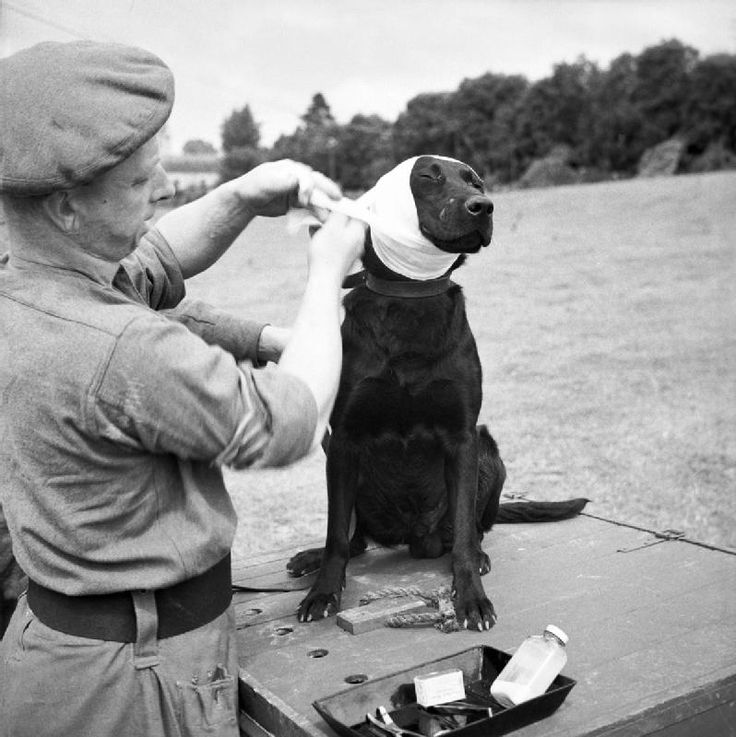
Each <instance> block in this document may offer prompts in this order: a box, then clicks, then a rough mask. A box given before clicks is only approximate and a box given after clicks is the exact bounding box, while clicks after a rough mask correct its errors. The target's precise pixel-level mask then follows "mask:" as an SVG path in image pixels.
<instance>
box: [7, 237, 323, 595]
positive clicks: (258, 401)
mask: <svg viewBox="0 0 736 737" xmlns="http://www.w3.org/2000/svg"><path fill="white" fill-rule="evenodd" d="M42 245H43V247H42V248H40V247H39V244H35V243H34V244H30V243H28V244H17V243H13V244H12V254H11V256H10V258H9V259H8V260H7V262H6V263H5V265H4V266H2V267H0V499H1V501H2V506H3V509H4V511H5V514H6V516H7V521H8V527H9V529H10V532H11V536H12V541H13V548H14V552H15V555H16V557H17V559H18V562H19V563H20V565H21V567H22V568H23V570H24V571H25V572H26V573H27V574H28V575H29V576H30V577H31V578H32V579H34V580H35V581H37V582H38V583H40V584H43V585H44V586H47V587H48V588H51V589H54V590H56V591H60V592H62V593H65V594H69V595H77V594H96V593H106V592H112V591H122V590H128V589H139V588H159V587H163V586H169V585H172V584H174V583H176V582H178V581H181V580H183V579H186V578H189V577H191V576H194V575H197V574H199V573H201V572H203V571H205V570H206V569H207V568H209V567H210V566H212V565H214V564H215V563H216V562H217V561H219V560H220V559H221V558H222V557H223V556H224V555H225V554H226V553H227V552H229V550H230V547H231V544H232V540H233V535H234V531H235V525H236V516H235V512H234V510H233V506H232V504H231V501H230V497H229V495H228V493H227V491H226V489H225V486H224V484H223V479H222V473H221V468H220V466H221V465H222V464H223V463H224V464H228V465H232V466H234V467H246V466H250V465H253V464H258V465H263V466H278V465H283V464H285V463H289V462H291V461H293V460H296V459H297V458H299V457H301V456H302V455H304V453H306V452H307V450H308V448H309V446H310V444H311V440H312V437H313V434H314V430H315V427H316V421H317V408H316V404H315V401H314V398H313V396H312V394H311V393H310V391H309V389H308V388H307V387H306V385H305V384H303V382H301V381H300V380H299V379H297V378H296V377H294V376H291V375H289V374H286V373H284V372H282V371H280V370H279V369H278V367H277V366H269V367H266V368H263V369H256V368H254V367H253V366H252V364H251V363H249V362H248V361H245V362H243V363H241V364H238V362H237V361H238V360H241V359H243V358H246V357H248V356H250V357H254V356H255V343H257V337H258V333H259V331H260V326H257V325H255V324H253V323H243V322H242V321H238V320H235V319H233V318H224V316H222V315H221V314H220V315H219V316H218V313H217V311H214V310H210V309H208V308H206V307H205V306H203V305H201V304H197V303H189V304H187V303H186V302H182V299H183V297H184V293H185V289H184V281H183V278H182V275H181V272H180V270H179V266H178V262H177V261H176V258H175V257H174V255H173V253H172V252H171V249H170V248H169V247H168V245H167V244H166V242H165V240H164V239H163V237H162V236H161V235H160V234H159V233H158V232H157V231H152V232H150V233H149V234H148V235H147V236H146V237H145V238H144V239H143V241H142V243H141V245H140V246H139V248H138V249H137V250H136V251H135V252H134V253H133V254H132V255H131V256H130V257H129V258H128V259H126V260H125V261H124V262H123V264H122V267H123V268H122V269H121V268H119V267H118V265H117V264H109V263H106V262H102V261H100V260H98V259H94V258H92V257H89V256H87V255H86V254H84V253H81V252H79V251H78V250H77V249H74V248H70V246H69V244H68V243H64V242H63V239H62V238H61V236H60V237H59V242H57V243H49V242H45V243H44V244H42ZM162 310H174V312H173V314H172V315H169V314H168V313H162V312H161V311H162ZM172 316H173V317H174V319H171V317H172ZM218 317H219V318H222V320H219V319H218ZM228 320H230V322H228ZM197 333H200V335H201V337H200V335H198V334H197ZM221 345H223V346H224V347H225V348H227V349H229V351H228V350H223V348H222V347H220V346H221ZM236 359H237V360H236Z"/></svg>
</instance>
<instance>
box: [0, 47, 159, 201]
mask: <svg viewBox="0 0 736 737" xmlns="http://www.w3.org/2000/svg"><path fill="white" fill-rule="evenodd" d="M173 102H174V79H173V75H172V74H171V70H170V69H169V68H168V67H167V66H166V64H164V62H163V61H161V59H159V58H158V57H157V56H155V55H154V54H151V53H149V52H148V51H144V50H143V49H138V48H135V47H130V46H123V45H121V44H114V43H98V42H95V41H73V42H71V43H56V42H44V43H40V44H36V45H35V46H32V47H30V48H28V49H24V50H22V51H19V52H17V53H15V54H13V55H12V56H8V57H6V58H4V59H0V111H2V113H0V192H1V193H5V194H10V195H14V196H18V197H27V196H33V195H43V194H48V193H49V192H53V191H55V190H62V189H70V188H72V187H75V186H77V185H79V184H85V183H87V182H90V181H91V180H92V179H94V178H95V177H96V176H98V175H99V174H102V173H103V172H105V171H107V170H108V169H111V168H112V167H113V166H115V165H116V164H118V163H120V162H121V161H123V160H124V159H126V158H127V157H128V156H130V155H131V154H132V153H133V152H134V151H135V150H136V149H138V148H139V147H140V146H142V145H143V144H144V143H145V142H146V141H148V140H149V139H151V138H152V137H153V136H154V135H155V134H156V132H157V131H158V130H159V129H160V128H161V127H162V126H163V124H164V123H165V122H166V120H167V118H168V117H169V114H170V113H171V107H172V105H173Z"/></svg>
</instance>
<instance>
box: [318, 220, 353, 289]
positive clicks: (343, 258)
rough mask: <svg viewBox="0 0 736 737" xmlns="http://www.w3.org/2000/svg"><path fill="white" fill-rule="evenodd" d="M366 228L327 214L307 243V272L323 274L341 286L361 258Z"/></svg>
mask: <svg viewBox="0 0 736 737" xmlns="http://www.w3.org/2000/svg"><path fill="white" fill-rule="evenodd" d="M366 230H367V226H366V224H365V223H363V222H361V221H360V220H353V219H352V218H348V217H345V215H340V214H337V213H336V214H333V215H330V216H329V217H328V218H327V220H326V222H325V223H324V225H323V226H322V227H321V228H320V229H319V230H318V231H316V232H315V233H314V235H313V236H312V239H311V242H310V244H309V253H308V260H309V272H310V275H312V274H313V273H315V272H327V273H329V274H331V275H333V276H334V278H336V279H337V280H338V284H340V285H341V284H342V280H343V279H344V278H345V276H346V274H347V273H348V272H349V271H350V268H351V267H352V266H353V264H354V263H355V262H356V261H357V260H358V259H359V258H360V257H361V256H362V255H363V249H364V246H365V234H366Z"/></svg>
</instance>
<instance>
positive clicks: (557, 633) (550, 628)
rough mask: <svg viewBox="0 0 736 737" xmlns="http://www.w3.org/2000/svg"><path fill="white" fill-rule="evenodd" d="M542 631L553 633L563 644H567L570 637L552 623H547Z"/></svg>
mask: <svg viewBox="0 0 736 737" xmlns="http://www.w3.org/2000/svg"><path fill="white" fill-rule="evenodd" d="M544 631H545V632H549V633H550V634H553V635H554V636H555V637H556V638H557V639H559V640H561V641H562V643H563V645H567V643H568V641H569V639H570V638H569V637H568V636H567V635H566V634H565V633H564V632H563V631H562V630H561V629H560V628H559V627H555V625H553V624H548V625H547V626H546V627H545V628H544Z"/></svg>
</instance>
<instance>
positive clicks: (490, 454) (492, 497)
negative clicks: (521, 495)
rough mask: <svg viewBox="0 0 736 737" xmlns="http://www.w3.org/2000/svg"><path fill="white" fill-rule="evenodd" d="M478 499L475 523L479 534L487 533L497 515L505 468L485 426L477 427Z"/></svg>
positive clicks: (504, 479) (504, 478)
mask: <svg viewBox="0 0 736 737" xmlns="http://www.w3.org/2000/svg"><path fill="white" fill-rule="evenodd" d="M477 430H478V499H477V503H476V523H477V527H478V531H479V532H480V533H483V532H488V531H489V530H490V529H491V527H492V526H493V523H494V522H495V521H496V516H497V515H498V507H499V503H500V500H501V492H502V491H503V485H504V483H505V482H506V466H505V465H504V463H503V461H502V460H501V455H500V454H499V452H498V446H497V445H496V441H495V440H494V439H493V437H492V436H491V433H490V432H488V428H487V427H486V426H485V425H478V428H477Z"/></svg>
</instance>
